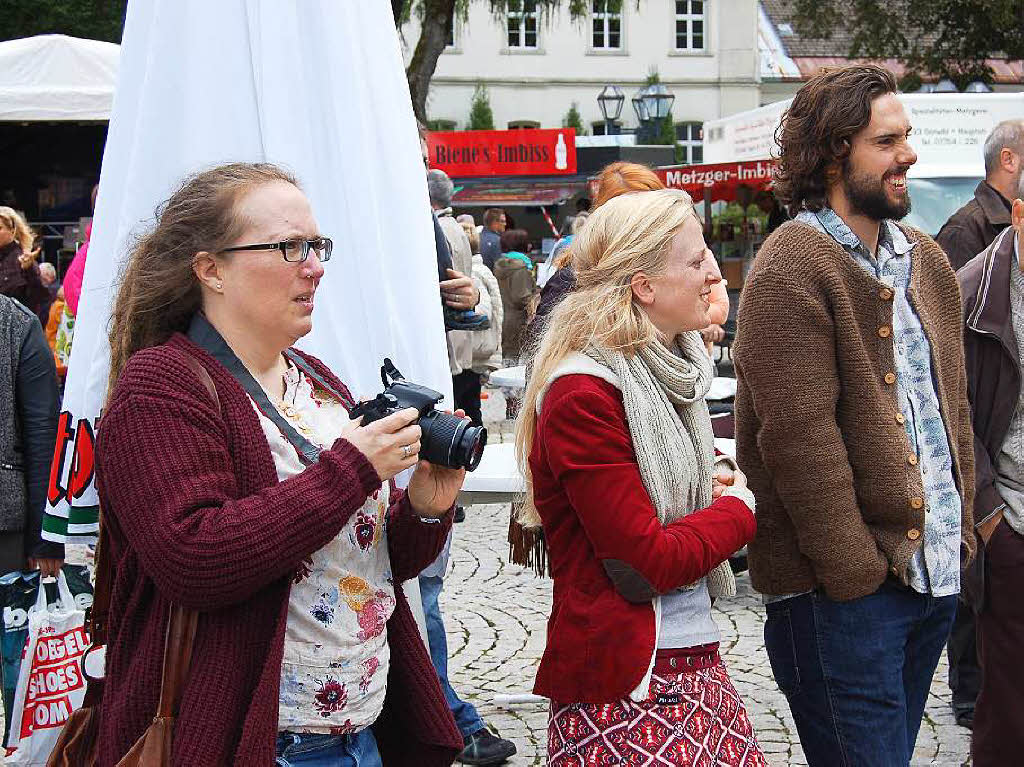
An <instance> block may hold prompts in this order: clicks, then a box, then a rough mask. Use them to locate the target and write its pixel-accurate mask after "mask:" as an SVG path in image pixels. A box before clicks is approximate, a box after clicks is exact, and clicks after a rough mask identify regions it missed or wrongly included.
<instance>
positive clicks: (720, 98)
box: [402, 0, 760, 131]
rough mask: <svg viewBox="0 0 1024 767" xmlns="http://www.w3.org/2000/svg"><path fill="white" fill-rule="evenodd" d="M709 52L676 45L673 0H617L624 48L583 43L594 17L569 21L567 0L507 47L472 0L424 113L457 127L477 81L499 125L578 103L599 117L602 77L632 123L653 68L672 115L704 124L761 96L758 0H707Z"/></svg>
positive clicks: (499, 24) (415, 33) (550, 124)
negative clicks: (532, 45) (533, 33)
mask: <svg viewBox="0 0 1024 767" xmlns="http://www.w3.org/2000/svg"><path fill="white" fill-rule="evenodd" d="M705 4H706V6H707V21H706V46H707V47H706V50H705V52H700V53H690V52H677V51H675V50H674V45H675V43H674V29H675V24H674V8H675V3H674V2H673V1H672V0H640V3H639V7H638V6H637V3H636V2H635V0H623V4H622V5H623V10H622V15H623V23H622V27H623V32H622V50H621V51H614V52H609V51H595V50H592V49H591V48H590V42H591V20H590V18H589V16H588V17H587V18H586V19H581V20H579V21H576V22H573V21H571V20H570V18H569V11H568V2H563V3H562V8H561V9H560V10H559V11H557V12H555V13H554V14H553V15H552V17H551V18H549V19H542V21H541V24H540V32H539V46H538V49H537V50H536V51H522V50H510V49H508V48H507V46H506V36H505V24H504V20H503V19H496V18H495V17H494V16H493V15H492V14H491V12H490V10H489V5H488V3H486V2H484V0H472V2H471V4H470V11H469V18H468V20H467V21H466V22H465V23H457V25H456V32H455V46H454V48H453V49H450V50H449V51H447V52H445V53H444V54H442V56H441V57H440V59H439V60H438V65H437V70H436V72H435V74H434V78H433V80H432V84H431V92H430V98H429V100H428V103H427V113H428V116H429V117H430V118H431V119H449V120H454V121H455V122H456V123H457V126H458V127H459V128H464V127H465V126H466V122H467V121H468V119H469V110H470V98H471V97H472V94H473V89H474V87H475V85H476V83H477V82H484V83H486V85H487V87H488V90H489V91H490V97H491V108H492V109H493V111H494V124H495V127H496V128H505V127H506V126H507V124H508V123H509V122H510V121H514V120H534V121H537V122H539V123H540V126H541V127H543V128H554V127H560V126H561V125H562V121H563V119H564V117H565V114H566V112H567V111H568V110H569V107H570V105H571V104H572V103H573V102H576V105H577V109H579V111H580V114H581V115H582V117H583V122H584V124H585V125H586V126H587V127H588V131H589V127H590V125H591V124H592V123H595V122H600V121H601V120H602V116H601V111H600V108H599V107H598V104H597V95H598V94H599V93H600V91H601V89H602V88H603V87H604V85H605V84H606V83H611V84H615V85H618V86H619V87H621V88H622V89H623V91H624V92H625V94H626V97H627V98H626V103H625V105H624V107H623V110H622V118H621V121H622V123H623V124H624V125H625V126H626V127H635V125H636V115H635V114H634V112H633V108H632V105H631V103H630V101H629V99H630V97H632V96H633V94H634V93H635V92H636V91H637V90H638V89H639V88H641V87H643V84H644V80H645V78H646V77H647V74H648V72H650V70H651V69H652V68H655V69H657V71H658V74H659V75H660V77H661V80H662V82H663V83H665V85H666V86H667V87H668V89H669V91H670V92H671V93H672V94H674V95H675V97H676V100H675V106H674V108H673V117H674V119H675V121H676V122H689V121H695V122H704V121H705V120H710V119H715V118H718V117H722V116H725V115H728V114H732V113H734V112H739V111H743V110H745V109H751V108H753V107H756V106H757V105H758V103H759V79H760V78H759V61H758V38H757V20H758V14H757V3H756V2H755V0H707V2H706V3H705ZM402 31H403V35H404V39H405V57H406V61H407V62H408V60H409V58H411V56H412V52H413V48H414V46H415V45H416V41H417V40H418V38H419V29H418V24H417V23H416V21H415V20H413V21H412V22H410V23H409V24H407V25H406V26H405V28H404V29H403V30H402Z"/></svg>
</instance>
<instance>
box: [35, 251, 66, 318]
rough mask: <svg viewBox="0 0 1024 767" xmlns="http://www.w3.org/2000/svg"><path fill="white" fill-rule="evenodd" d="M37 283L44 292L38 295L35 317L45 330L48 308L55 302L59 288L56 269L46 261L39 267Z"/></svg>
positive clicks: (48, 316)
mask: <svg viewBox="0 0 1024 767" xmlns="http://www.w3.org/2000/svg"><path fill="white" fill-rule="evenodd" d="M39 282H40V283H41V284H42V286H43V288H44V290H43V291H40V294H39V295H40V301H39V308H38V310H36V316H37V317H38V318H39V324H40V325H42V326H43V327H44V328H45V327H46V323H48V322H49V321H50V307H51V306H53V302H54V301H56V300H57V290H58V289H59V288H60V286H59V285H58V284H57V268H56V267H55V266H54V265H53V264H51V263H49V262H48V261H44V262H43V263H41V264H40V265H39Z"/></svg>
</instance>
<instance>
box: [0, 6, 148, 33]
mask: <svg viewBox="0 0 1024 767" xmlns="http://www.w3.org/2000/svg"><path fill="white" fill-rule="evenodd" d="M127 6H128V0H4V1H3V3H2V7H3V11H2V13H0V18H2V19H3V23H2V24H0V40H14V39H16V38H19V37H32V36H34V35H50V34H59V35H70V36H72V37H84V38H87V39H90V40H106V41H108V42H111V43H120V42H121V31H122V29H123V28H124V14H125V9H126V8H127Z"/></svg>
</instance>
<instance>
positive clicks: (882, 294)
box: [878, 288, 892, 301]
mask: <svg viewBox="0 0 1024 767" xmlns="http://www.w3.org/2000/svg"><path fill="white" fill-rule="evenodd" d="M878 297H879V298H881V299H882V300H883V301H891V300H892V291H891V290H889V288H881V289H880V290H879V291H878Z"/></svg>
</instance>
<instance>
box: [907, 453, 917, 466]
mask: <svg viewBox="0 0 1024 767" xmlns="http://www.w3.org/2000/svg"><path fill="white" fill-rule="evenodd" d="M907 463H909V464H910V465H911V466H917V456H916V455H908V456H907Z"/></svg>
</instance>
